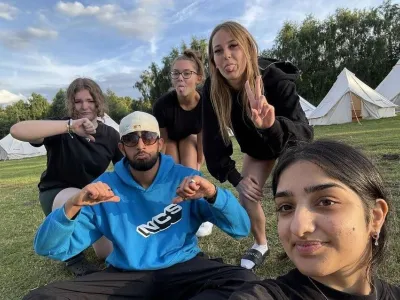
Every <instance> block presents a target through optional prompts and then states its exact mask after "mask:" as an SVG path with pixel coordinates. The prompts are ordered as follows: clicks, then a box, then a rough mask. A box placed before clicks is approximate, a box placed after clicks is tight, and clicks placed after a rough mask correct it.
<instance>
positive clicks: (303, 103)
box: [299, 96, 315, 119]
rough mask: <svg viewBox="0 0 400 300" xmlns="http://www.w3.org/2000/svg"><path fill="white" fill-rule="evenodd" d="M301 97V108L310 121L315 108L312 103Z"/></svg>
mask: <svg viewBox="0 0 400 300" xmlns="http://www.w3.org/2000/svg"><path fill="white" fill-rule="evenodd" d="M299 97H300V106H301V108H302V109H303V111H304V113H305V114H306V117H307V119H308V117H309V116H310V115H311V113H312V112H313V111H314V110H315V106H314V105H312V104H311V103H310V102H308V101H307V100H306V99H304V98H303V97H301V96H299Z"/></svg>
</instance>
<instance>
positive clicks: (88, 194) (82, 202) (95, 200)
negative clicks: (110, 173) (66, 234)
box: [64, 181, 120, 219]
mask: <svg viewBox="0 0 400 300" xmlns="http://www.w3.org/2000/svg"><path fill="white" fill-rule="evenodd" d="M119 200H120V198H119V197H118V196H115V195H114V192H113V191H112V190H111V189H110V187H109V186H108V185H107V184H105V183H103V182H100V181H98V182H95V183H91V184H88V185H87V186H85V187H84V188H83V189H82V190H81V191H80V192H79V193H78V194H76V195H75V196H73V197H72V198H70V199H68V201H67V202H66V203H65V207H64V209H65V214H66V215H67V217H68V218H70V219H72V218H73V217H74V216H75V215H76V214H77V213H78V212H79V211H80V209H81V207H82V206H91V205H96V204H99V203H104V202H119Z"/></svg>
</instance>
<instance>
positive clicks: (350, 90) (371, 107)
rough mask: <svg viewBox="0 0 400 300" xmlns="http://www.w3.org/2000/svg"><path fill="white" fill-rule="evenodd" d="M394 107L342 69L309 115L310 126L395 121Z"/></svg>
mask: <svg viewBox="0 0 400 300" xmlns="http://www.w3.org/2000/svg"><path fill="white" fill-rule="evenodd" d="M396 107H397V106H396V105H395V104H394V103H392V102H390V101H389V100H387V99H386V98H385V97H384V96H382V95H381V94H379V93H378V92H376V91H375V90H373V89H372V88H370V87H369V86H368V85H366V84H365V83H364V82H362V81H361V80H360V79H358V78H357V77H356V76H355V75H354V74H353V73H352V72H350V71H349V70H347V69H346V68H344V69H343V71H342V72H341V73H340V74H339V76H338V78H337V80H336V82H335V83H334V84H333V86H332V88H331V89H330V90H329V92H328V94H327V95H326V96H325V98H324V99H323V100H322V101H321V103H320V104H319V105H318V106H317V108H316V109H315V110H314V111H313V112H312V113H311V115H310V117H309V123H310V125H329V124H342V123H349V122H352V121H354V120H358V119H380V118H388V117H394V116H395V115H396V113H395V108H396Z"/></svg>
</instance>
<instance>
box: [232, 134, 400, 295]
mask: <svg viewBox="0 0 400 300" xmlns="http://www.w3.org/2000/svg"><path fill="white" fill-rule="evenodd" d="M272 189H273V195H274V198H275V206H276V211H277V215H278V234H279V239H280V241H281V243H282V246H283V248H284V250H285V252H286V254H287V256H288V257H289V259H290V260H291V261H292V262H293V264H294V265H295V267H296V269H294V270H292V271H290V272H289V273H288V274H286V275H284V276H281V277H278V278H277V279H276V280H273V279H267V280H264V281H259V282H252V283H249V284H244V285H243V287H242V288H241V289H240V291H238V292H237V293H236V294H234V295H232V297H231V298H230V299H232V300H239V299H246V300H255V299H267V300H268V299H276V300H289V299H299V300H302V299H303V300H306V299H307V300H311V299H313V300H326V299H329V300H339V299H340V300H343V299H355V300H357V299H358V300H376V299H380V300H389V299H390V300H392V299H400V288H398V287H395V286H393V285H390V284H388V283H386V282H385V281H383V280H380V279H379V278H378V277H377V267H378V265H379V263H380V262H381V261H382V258H383V256H384V254H385V252H386V247H387V243H388V237H389V235H388V224H387V220H386V219H387V214H388V212H389V209H390V201H389V196H388V193H387V191H386V190H385V187H384V184H383V180H382V178H381V176H380V174H379V173H378V171H377V169H376V168H375V166H374V165H373V164H372V163H371V161H369V160H368V159H367V158H366V157H365V156H364V155H363V154H361V153H360V152H358V151H357V150H355V149H354V148H352V147H350V146H347V145H345V144H341V143H339V142H333V141H317V142H314V143H312V144H308V145H304V146H300V147H297V148H295V149H292V150H289V151H288V152H287V153H285V154H283V155H282V156H281V157H280V159H279V162H278V164H277V166H276V169H275V171H274V174H273V183H272Z"/></svg>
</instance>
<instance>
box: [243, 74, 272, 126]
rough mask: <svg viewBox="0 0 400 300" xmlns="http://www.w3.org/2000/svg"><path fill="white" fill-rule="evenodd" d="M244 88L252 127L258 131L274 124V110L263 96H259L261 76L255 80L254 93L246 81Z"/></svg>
mask: <svg viewBox="0 0 400 300" xmlns="http://www.w3.org/2000/svg"><path fill="white" fill-rule="evenodd" d="M245 88H246V94H247V98H248V99H249V104H250V109H251V120H252V121H253V123H254V126H256V127H257V128H259V129H267V128H270V127H271V126H272V125H273V124H274V122H275V108H274V107H273V106H272V105H270V104H268V102H267V99H266V98H265V96H264V95H262V94H261V76H257V78H256V87H255V93H254V92H253V91H252V90H251V87H250V84H249V81H246V84H245Z"/></svg>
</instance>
